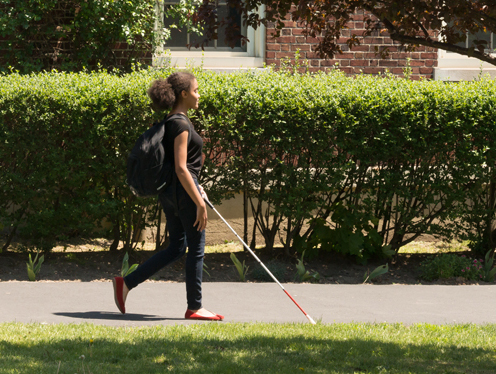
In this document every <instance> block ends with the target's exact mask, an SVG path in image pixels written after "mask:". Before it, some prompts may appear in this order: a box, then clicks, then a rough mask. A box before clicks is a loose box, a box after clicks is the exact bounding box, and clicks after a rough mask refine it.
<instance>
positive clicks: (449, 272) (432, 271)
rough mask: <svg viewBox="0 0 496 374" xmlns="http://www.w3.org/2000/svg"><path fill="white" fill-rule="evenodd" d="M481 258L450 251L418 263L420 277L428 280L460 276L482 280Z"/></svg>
mask: <svg viewBox="0 0 496 374" xmlns="http://www.w3.org/2000/svg"><path fill="white" fill-rule="evenodd" d="M482 263H483V261H482V260H476V259H470V258H468V257H465V256H459V255H456V254H451V253H449V254H448V253H443V254H441V255H439V256H436V257H433V258H430V259H428V260H425V261H424V262H422V263H421V264H420V270H421V272H422V275H421V276H422V278H423V279H425V280H428V281H432V280H436V279H447V278H452V277H462V278H465V279H467V280H483V278H484V267H483V265H482Z"/></svg>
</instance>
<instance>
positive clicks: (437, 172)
mask: <svg viewBox="0 0 496 374" xmlns="http://www.w3.org/2000/svg"><path fill="white" fill-rule="evenodd" d="M169 73H170V70H165V71H151V70H150V71H137V72H134V73H132V74H129V75H124V76H116V75H112V74H109V73H106V72H95V73H91V74H56V73H46V74H40V75H31V76H20V75H16V74H12V75H5V76H2V77H1V79H0V92H1V94H0V111H1V113H0V116H1V126H2V131H1V134H2V137H3V139H2V144H5V146H2V148H1V150H0V152H1V154H0V159H1V160H2V161H1V162H2V164H1V169H2V170H1V175H2V180H1V183H0V194H1V195H0V204H1V206H0V208H2V213H1V214H2V217H1V218H2V222H4V225H5V227H6V229H5V231H6V232H7V235H8V233H12V232H13V228H17V229H18V231H19V232H20V233H21V234H23V235H29V236H31V237H36V238H38V239H39V240H41V239H43V240H45V241H46V240H48V241H49V242H50V241H51V240H54V239H55V238H56V237H58V236H60V235H74V234H79V233H83V232H87V230H88V229H89V228H90V227H93V226H94V223H95V222H96V221H98V220H100V219H102V218H107V219H109V220H110V221H111V222H113V223H114V228H116V229H115V230H114V235H115V237H116V238H117V237H120V238H121V239H122V238H125V239H126V240H127V242H129V243H131V242H132V235H133V231H136V230H135V229H139V227H141V222H142V221H143V217H144V215H145V214H146V212H147V211H148V210H150V209H152V206H153V202H150V204H149V206H147V208H146V209H144V208H143V205H142V204H141V203H140V202H137V201H136V200H135V199H133V197H132V195H131V194H130V193H129V191H128V189H127V188H126V186H125V185H124V177H125V176H124V174H125V162H126V157H127V153H128V151H129V149H130V148H131V146H132V144H133V142H134V140H135V139H136V138H137V136H138V135H139V134H140V133H141V132H142V131H143V130H144V129H146V127H147V126H148V124H149V123H150V122H152V121H153V120H154V119H156V118H158V117H157V115H156V114H154V113H153V112H152V111H151V110H150V108H149V103H148V100H147V98H146V95H145V91H146V88H147V87H148V86H149V84H150V82H151V81H152V80H153V79H155V78H156V77H158V76H167V75H168V74H169ZM195 73H196V75H197V77H198V80H199V83H200V94H201V105H200V107H201V109H200V110H199V111H198V112H197V113H196V114H195V115H194V117H193V121H194V122H195V123H196V126H197V128H198V129H199V130H201V131H202V132H203V135H204V136H205V138H206V139H207V142H206V145H205V152H206V154H207V155H208V157H207V163H206V165H205V170H204V173H203V175H202V181H201V182H202V183H204V184H205V185H206V186H208V189H209V196H210V198H211V200H213V201H215V202H219V201H220V200H221V198H223V197H226V196H229V195H230V194H232V193H234V192H239V191H242V192H243V193H244V196H245V197H246V202H247V204H246V207H247V209H250V210H251V211H252V212H253V214H254V216H255V218H256V220H255V221H256V223H255V224H256V227H257V229H258V232H259V233H260V234H261V235H262V237H263V238H264V240H265V243H266V245H267V247H269V248H271V247H273V246H274V245H275V244H277V241H278V236H279V237H280V240H281V241H282V243H283V244H284V246H285V248H286V251H287V252H288V253H289V252H290V250H291V248H296V249H299V250H303V249H307V253H309V254H312V252H313V253H316V252H317V251H318V250H332V251H338V252H342V253H345V254H350V255H353V256H355V257H356V258H357V259H358V260H360V261H366V260H367V259H368V258H370V257H373V256H382V255H384V254H388V253H392V252H391V251H397V250H398V249H399V248H400V247H401V246H402V245H404V244H405V243H407V242H408V241H410V240H413V239H414V238H416V237H418V236H419V235H421V234H423V233H432V234H436V235H442V236H444V237H452V236H457V237H461V238H464V237H468V238H469V239H472V240H473V241H474V243H479V244H480V243H485V244H484V245H485V246H486V247H487V245H491V240H490V238H491V236H490V234H491V232H492V231H491V223H492V219H493V215H494V194H495V193H494V185H493V183H494V176H493V172H494V168H493V166H494V163H495V157H496V155H495V154H494V151H493V150H492V147H493V144H494V139H493V138H494V134H495V128H494V126H495V123H496V121H495V120H496V111H495V110H494V109H495V104H496V95H495V93H496V92H495V91H496V84H495V82H493V81H490V80H482V81H477V82H468V83H456V84H446V83H442V82H432V81H420V82H412V81H408V80H404V79H396V78H391V77H378V76H377V77H372V76H359V77H356V78H347V77H345V76H344V75H342V74H341V73H339V72H331V73H328V74H323V73H322V74H316V75H310V74H306V75H292V74H289V73H286V72H283V71H281V72H273V71H271V70H267V71H262V72H257V73H250V72H248V73H237V74H230V75H227V74H216V73H212V72H208V71H197V72H195ZM467 201H472V203H471V204H467ZM456 219H458V221H457V220H456ZM330 221H332V223H330ZM481 222H482V224H481ZM117 228H118V229H117ZM247 231H248V230H247ZM247 234H248V232H246V233H245V236H247ZM481 251H482V249H481Z"/></svg>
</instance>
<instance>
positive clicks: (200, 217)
mask: <svg viewBox="0 0 496 374" xmlns="http://www.w3.org/2000/svg"><path fill="white" fill-rule="evenodd" d="M207 221H208V216H207V207H206V206H205V205H200V206H197V208H196V221H195V223H194V224H193V226H194V227H196V228H197V230H198V231H203V230H205V228H206V227H207Z"/></svg>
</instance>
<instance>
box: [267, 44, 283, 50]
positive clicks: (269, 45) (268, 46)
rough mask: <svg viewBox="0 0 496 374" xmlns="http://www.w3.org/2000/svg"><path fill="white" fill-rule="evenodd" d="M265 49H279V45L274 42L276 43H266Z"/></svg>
mask: <svg viewBox="0 0 496 374" xmlns="http://www.w3.org/2000/svg"><path fill="white" fill-rule="evenodd" d="M267 50H268V51H280V50H281V45H280V44H276V43H267Z"/></svg>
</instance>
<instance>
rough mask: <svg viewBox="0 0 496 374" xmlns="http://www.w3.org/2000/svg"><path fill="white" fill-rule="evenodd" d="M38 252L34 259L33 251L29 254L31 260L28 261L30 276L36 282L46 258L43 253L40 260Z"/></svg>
mask: <svg viewBox="0 0 496 374" xmlns="http://www.w3.org/2000/svg"><path fill="white" fill-rule="evenodd" d="M38 254H39V253H36V257H35V258H34V261H33V260H32V259H31V253H30V254H29V262H28V263H26V265H27V267H28V278H29V280H30V281H31V282H34V281H35V280H36V276H37V275H38V273H39V272H40V270H41V264H42V263H43V261H44V260H45V256H44V255H41V257H40V260H39V261H38Z"/></svg>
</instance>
